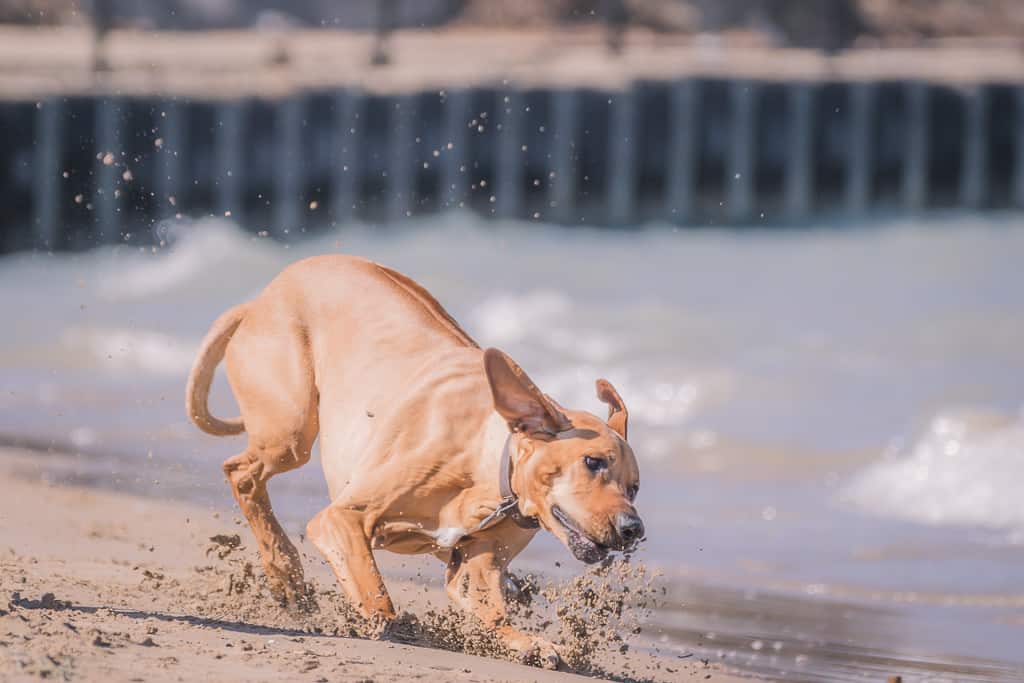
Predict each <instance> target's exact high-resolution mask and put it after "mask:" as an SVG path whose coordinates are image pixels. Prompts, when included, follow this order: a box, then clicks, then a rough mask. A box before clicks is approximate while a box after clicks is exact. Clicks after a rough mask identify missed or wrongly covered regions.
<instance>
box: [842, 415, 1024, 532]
mask: <svg viewBox="0 0 1024 683" xmlns="http://www.w3.org/2000/svg"><path fill="white" fill-rule="evenodd" d="M1021 482H1024V416H1022V417H1019V418H1017V419H1016V420H1006V419H1003V420H997V419H993V418H992V417H991V416H979V415H972V414H967V413H954V412H948V413H942V414H939V415H937V416H936V417H935V418H934V419H933V420H932V421H931V424H930V425H929V428H928V430H927V431H926V432H925V434H924V435H923V436H922V437H921V438H920V439H918V441H917V442H916V443H915V444H914V445H913V447H912V448H911V449H910V450H909V452H901V451H900V450H899V449H894V450H893V452H892V453H890V454H888V455H887V457H886V458H885V459H883V460H882V461H880V462H877V463H874V464H872V465H870V466H869V467H868V468H867V469H865V470H864V471H863V472H861V473H860V474H859V475H858V476H857V477H856V478H855V479H854V480H853V481H852V482H851V483H850V484H849V485H848V486H846V487H845V488H844V489H843V490H842V491H841V492H840V498H841V500H843V501H844V502H848V503H851V504H854V505H856V506H857V507H859V508H861V509H862V510H864V511H866V512H868V513H870V514H874V515H882V516H886V517H893V518H897V519H903V520H908V521H912V522H920V523H925V524H933V525H976V526H984V527H994V528H1008V527H1009V528H1024V494H1022V492H1021Z"/></svg>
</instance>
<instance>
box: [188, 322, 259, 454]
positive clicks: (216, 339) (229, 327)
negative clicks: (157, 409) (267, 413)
mask: <svg viewBox="0 0 1024 683" xmlns="http://www.w3.org/2000/svg"><path fill="white" fill-rule="evenodd" d="M247 309H248V304H239V305H238V306H235V307H234V308H232V309H229V310H228V311H226V312H225V313H223V314H222V315H221V316H220V317H219V318H217V320H216V321H215V322H214V323H213V325H212V326H211V327H210V331H209V332H207V333H206V337H205V338H203V343H202V344H201V345H200V346H199V353H198V354H196V361H195V363H193V364H192V372H190V373H189V376H188V387H187V388H186V390H185V411H186V413H187V414H188V416H189V419H191V420H192V421H193V422H195V423H196V426H197V427H199V428H200V429H201V430H203V431H204V432H206V433H207V434H213V435H214V436H231V435H234V434H241V433H242V432H244V431H245V423H244V422H242V418H241V417H234V418H231V419H228V420H221V419H220V418H217V417H214V416H213V415H210V409H209V407H208V406H207V405H206V399H207V398H208V397H209V395H210V384H212V383H213V373H214V370H216V369H217V364H218V363H220V362H221V360H222V359H223V358H224V352H225V351H226V350H227V348H228V342H229V341H231V335H233V334H234V333H235V330H237V329H238V325H239V324H240V323H241V322H242V319H243V318H244V317H245V312H246V310H247Z"/></svg>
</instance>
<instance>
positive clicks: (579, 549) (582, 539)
mask: <svg viewBox="0 0 1024 683" xmlns="http://www.w3.org/2000/svg"><path fill="white" fill-rule="evenodd" d="M551 515H552V516H553V517H554V518H555V519H556V520H558V523H559V524H561V525H562V527H563V528H564V529H565V532H566V542H565V544H566V546H568V548H569V551H570V552H571V553H572V554H573V557H575V558H576V559H577V560H579V561H580V562H586V563H587V564H594V563H595V562H600V561H601V560H603V559H604V558H605V557H607V556H608V550H609V548H608V546H606V545H604V544H603V543H599V542H597V541H595V540H594V539H593V538H591V537H590V536H588V535H587V534H586V533H585V532H584V531H583V530H582V529H580V526H579V525H578V524H576V522H574V521H573V520H572V518H571V517H569V515H567V514H565V513H564V512H562V509H561V508H559V507H558V506H557V505H552V506H551Z"/></svg>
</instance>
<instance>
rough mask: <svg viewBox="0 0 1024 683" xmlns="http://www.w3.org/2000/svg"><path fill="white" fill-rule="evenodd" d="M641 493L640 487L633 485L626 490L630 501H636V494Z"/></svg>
mask: <svg viewBox="0 0 1024 683" xmlns="http://www.w3.org/2000/svg"><path fill="white" fill-rule="evenodd" d="M639 492H640V487H639V486H637V485H636V484H633V485H632V486H630V487H629V488H628V489H626V495H627V496H629V499H630V500H631V501H633V500H636V494H637V493H639Z"/></svg>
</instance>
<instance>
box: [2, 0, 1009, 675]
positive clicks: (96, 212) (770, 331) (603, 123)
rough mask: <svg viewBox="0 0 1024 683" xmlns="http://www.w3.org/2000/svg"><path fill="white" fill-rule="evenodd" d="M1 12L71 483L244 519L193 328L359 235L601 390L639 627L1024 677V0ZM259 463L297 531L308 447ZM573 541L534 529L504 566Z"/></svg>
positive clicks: (21, 251)
mask: <svg viewBox="0 0 1024 683" xmlns="http://www.w3.org/2000/svg"><path fill="white" fill-rule="evenodd" d="M0 22H2V23H0V130H2V134H0V207H2V208H0V252H2V253H3V256H2V257H0V319H3V320H5V321H7V324H6V325H5V326H4V327H5V333H4V335H3V338H2V340H0V440H2V441H3V442H4V443H7V444H21V445H28V446H32V447H38V448H40V449H57V450H64V451H68V452H72V453H77V454H80V457H79V458H78V459H77V460H76V461H75V462H76V463H77V464H76V465H75V466H74V467H73V468H71V469H69V470H67V471H61V472H55V473H53V476H54V478H55V479H57V480H61V481H69V482H74V483H81V484H86V485H94V486H113V487H115V488H119V489H124V490H129V491H135V492H139V493H143V494H146V495H157V496H166V497H172V498H182V499H187V500H191V501H199V502H202V503H204V504H209V505H213V506H216V507H221V508H225V509H230V506H231V500H230V497H229V495H228V490H227V487H226V486H225V485H224V484H223V482H222V481H221V479H222V476H221V472H220V462H221V461H222V460H223V459H224V458H226V457H228V456H229V455H232V454H233V453H235V452H237V451H238V450H240V448H241V447H240V446H239V441H238V440H237V439H236V440H231V439H221V440H217V439H212V438H209V437H204V436H203V435H201V434H200V433H199V432H198V430H196V429H195V428H194V427H192V426H191V425H190V424H189V423H188V422H187V421H186V420H185V417H184V414H183V409H182V405H181V404H182V401H181V396H182V393H183V391H184V382H185V377H186V375H187V372H188V369H189V366H190V364H191V360H192V355H193V353H194V350H195V348H196V347H197V345H198V343H199V340H200V339H201V337H202V335H203V334H204V333H205V331H206V329H207V326H208V325H209V323H210V322H211V321H212V320H213V319H214V318H215V317H216V316H217V315H218V314H219V313H220V312H221V311H223V310H224V309H225V308H227V307H228V306H230V305H233V304H234V303H237V302H238V301H240V300H243V299H246V298H251V297H253V296H255V295H256V294H257V293H258V292H259V291H260V289H261V288H262V287H263V286H264V285H265V284H266V283H267V282H268V281H269V280H270V279H271V278H272V277H273V276H274V275H275V274H276V273H277V272H278V271H279V270H280V269H281V268H283V267H284V266H285V265H286V264H288V263H290V262H292V261H294V260H296V259H299V258H301V257H303V256H307V255H312V254H317V253H324V252H329V251H342V252H346V253H355V254H360V255H364V256H367V257H369V258H372V259H375V260H378V261H381V262H383V263H386V264H388V265H390V266H392V267H395V268H398V269H399V270H402V271H403V272H406V273H408V274H409V275H411V276H412V277H414V278H416V279H417V280H419V281H420V282H422V283H423V284H424V285H426V286H427V288H428V289H430V290H431V291H432V292H433V293H434V294H435V295H436V296H437V298H438V299H439V300H441V301H442V302H443V303H444V304H445V306H446V307H447V308H448V309H449V311H451V312H452V313H453V314H454V315H455V317H456V318H457V319H458V320H460V321H461V322H462V323H463V324H464V326H465V327H466V328H467V330H468V331H469V332H470V334H471V335H473V336H474V337H475V338H476V339H477V340H478V341H479V342H480V343H481V344H482V345H495V346H499V347H501V348H503V349H504V350H506V351H507V352H509V353H510V354H511V355H512V356H514V357H515V358H516V359H517V360H518V361H519V362H520V363H521V364H522V365H523V366H524V367H525V368H526V369H527V371H528V372H530V374H531V375H532V376H533V378H534V379H535V380H536V381H537V382H538V384H539V385H540V386H541V387H542V388H543V389H544V390H545V391H547V392H549V393H551V394H552V395H554V396H556V397H557V398H558V399H559V400H560V401H561V402H563V403H566V404H567V405H573V406H579V407H582V408H586V409H589V410H592V411H594V412H600V411H601V410H602V407H601V404H600V403H599V402H598V401H597V399H596V397H595V396H593V380H594V379H595V378H596V377H598V376H606V377H608V378H609V379H611V380H612V381H613V382H614V383H615V384H616V386H617V387H618V388H619V390H620V392H621V393H622V395H623V396H624V398H625V400H626V402H627V404H628V405H629V407H630V414H631V424H632V425H633V426H632V427H631V439H632V441H633V443H634V447H635V450H636V452H637V454H638V456H639V458H640V460H641V471H642V475H643V476H642V492H641V494H640V498H639V507H640V510H641V512H642V513H643V515H644V517H645V520H646V521H647V523H648V530H649V540H648V541H647V543H646V545H645V547H644V549H643V550H642V551H641V553H640V554H639V557H640V559H642V560H643V561H644V562H646V563H647V564H649V565H653V566H656V567H658V568H660V569H661V570H662V571H663V572H664V577H663V581H664V582H665V585H666V587H667V590H668V593H667V596H666V600H665V605H664V606H663V608H661V609H660V610H658V611H657V613H656V614H654V615H653V616H652V622H651V626H650V628H649V629H648V633H649V634H653V635H652V636H651V637H650V639H649V640H648V641H645V643H646V644H645V647H648V648H650V649H652V651H653V650H656V651H657V652H659V653H661V654H662V655H664V656H666V657H672V658H675V657H676V656H679V655H683V654H685V653H687V652H693V653H697V654H698V655H699V656H702V657H711V658H715V659H720V660H722V661H724V662H726V663H727V664H729V665H731V666H734V667H739V668H741V669H745V670H748V671H752V672H757V673H760V674H762V675H768V676H769V677H773V678H779V679H785V680H807V681H822V680H854V679H856V680H862V679H864V678H865V677H867V678H869V679H872V680H879V679H880V677H884V676H885V675H890V674H895V673H900V674H903V675H904V676H905V677H906V679H907V680H978V681H982V680H985V681H992V680H1007V681H1009V680H1020V679H1021V677H1022V675H1024V654H1022V653H1021V650H1020V648H1019V643H1020V642H1024V575H1022V573H1021V570H1020V568H1021V567H1022V566H1024V496H1021V494H1020V482H1021V481H1022V480H1024V419H1022V416H1021V409H1022V406H1024V392H1022V387H1024V230H1022V228H1021V218H1022V216H1024V213H1022V209H1024V3H1021V2H1019V0H973V1H972V0H928V1H925V0H920V1H918V0H903V1H899V2H898V1H896V0H715V1H712V0H548V1H541V0H519V1H518V2H515V3H508V2H502V1H499V0H404V1H403V0H292V1H289V2H285V1H283V0H278V1H272V0H267V1H265V2H260V1H257V0H251V1H249V0H172V1H167V2H149V1H143V0H135V1H132V2H129V1H127V0H95V1H94V2H89V3H86V2H69V1H66V0H65V1H61V0H0ZM213 404H214V408H215V412H216V413H218V414H234V413H233V411H234V406H233V403H232V399H231V397H230V393H229V392H228V390H227V388H226V386H224V385H223V384H221V385H218V386H217V387H216V388H215V395H214V398H213ZM140 463H141V464H140ZM140 471H142V472H144V474H143V475H140V474H139V472H140ZM129 473H130V474H129ZM122 475H123V476H122ZM271 489H272V491H273V497H274V502H275V509H277V510H278V512H279V514H280V515H281V516H282V517H283V518H284V519H285V520H286V521H287V526H288V528H289V529H290V530H292V531H295V532H298V531H299V530H301V529H302V528H303V526H304V524H305V521H306V520H307V519H308V518H309V517H310V516H312V514H314V513H315V512H316V511H318V510H319V509H320V508H321V507H323V505H324V503H325V500H326V490H325V488H324V485H323V481H322V477H321V475H320V472H319V470H318V467H317V466H316V465H315V464H314V465H310V466H308V467H306V468H303V469H302V470H299V471H297V472H294V473H290V474H288V475H287V476H284V477H279V478H276V479H274V480H273V482H272V484H271ZM566 559H567V557H566V556H565V552H564V550H562V549H561V548H560V547H559V546H557V544H555V543H554V542H553V541H552V540H550V539H544V540H541V539H538V541H537V542H535V543H534V545H533V546H531V547H530V548H529V549H528V551H527V553H526V554H525V556H524V557H523V558H522V560H521V561H519V562H518V564H519V566H522V567H526V568H530V569H539V570H542V571H544V572H546V573H555V574H557V573H558V572H559V571H570V570H572V571H575V569H576V567H563V568H562V569H559V568H557V567H555V566H554V562H555V561H564V560H566ZM563 564H567V563H564V562H563Z"/></svg>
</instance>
